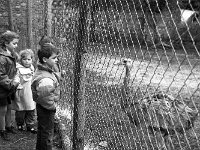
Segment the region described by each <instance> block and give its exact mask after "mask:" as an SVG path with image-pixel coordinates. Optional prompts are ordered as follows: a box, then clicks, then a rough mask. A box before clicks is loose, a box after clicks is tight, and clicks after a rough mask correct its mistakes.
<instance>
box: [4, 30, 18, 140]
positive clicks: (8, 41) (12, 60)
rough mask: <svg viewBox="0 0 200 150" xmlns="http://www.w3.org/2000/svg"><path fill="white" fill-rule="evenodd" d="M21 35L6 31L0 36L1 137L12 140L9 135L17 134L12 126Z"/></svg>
mask: <svg viewBox="0 0 200 150" xmlns="http://www.w3.org/2000/svg"><path fill="white" fill-rule="evenodd" d="M18 41H19V35H18V34H17V33H15V32H11V31H6V32H5V33H3V34H2V35H1V36H0V136H1V138H2V139H4V140H10V139H9V137H8V134H7V133H16V132H15V130H14V128H13V127H12V126H11V102H12V100H13V99H14V94H15V90H16V88H17V87H18V85H19V81H17V80H14V77H15V75H16V72H17V69H16V61H17V59H18V58H17V54H16V52H15V49H16V48H17V46H18Z"/></svg>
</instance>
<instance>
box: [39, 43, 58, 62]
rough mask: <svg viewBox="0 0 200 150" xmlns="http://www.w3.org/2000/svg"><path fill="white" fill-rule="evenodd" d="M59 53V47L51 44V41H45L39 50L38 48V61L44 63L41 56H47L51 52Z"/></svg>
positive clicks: (51, 53)
mask: <svg viewBox="0 0 200 150" xmlns="http://www.w3.org/2000/svg"><path fill="white" fill-rule="evenodd" d="M58 53H59V49H58V48H56V47H55V46H54V45H53V44H51V43H46V44H44V45H43V46H42V47H41V48H40V49H39V50H38V53H37V55H38V59H39V62H40V63H42V64H43V63H44V61H43V58H44V57H45V58H49V57H51V56H52V55H53V54H58Z"/></svg>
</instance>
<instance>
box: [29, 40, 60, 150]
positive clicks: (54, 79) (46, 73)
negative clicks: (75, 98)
mask: <svg viewBox="0 0 200 150" xmlns="http://www.w3.org/2000/svg"><path fill="white" fill-rule="evenodd" d="M58 53H59V50H58V49H57V48H56V47H55V46H53V45H52V44H46V45H44V46H42V47H41V48H40V49H39V50H38V59H39V61H38V64H37V69H36V71H35V73H34V76H33V79H32V85H31V86H32V92H33V100H34V101H35V102H36V110H37V121H38V129H37V130H38V131H37V142H36V150H52V146H53V135H54V120H55V113H56V102H57V101H58V100H59V99H60V83H59V81H60V76H58V74H56V72H55V71H54V66H55V65H56V64H57V62H58Z"/></svg>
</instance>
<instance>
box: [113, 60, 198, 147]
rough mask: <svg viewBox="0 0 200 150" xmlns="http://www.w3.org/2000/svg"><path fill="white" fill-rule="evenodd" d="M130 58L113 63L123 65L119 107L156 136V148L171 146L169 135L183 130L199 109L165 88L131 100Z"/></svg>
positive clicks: (186, 128) (137, 124)
mask: <svg viewBox="0 0 200 150" xmlns="http://www.w3.org/2000/svg"><path fill="white" fill-rule="evenodd" d="M128 63H130V61H129V60H127V59H124V60H122V62H119V63H117V64H116V65H123V66H124V67H125V77H124V80H123V85H122V87H121V92H122V99H121V103H120V105H121V108H122V110H123V111H124V113H125V114H126V115H127V117H128V119H129V121H130V122H131V123H133V124H134V125H136V127H141V126H142V125H145V127H147V128H148V130H149V131H150V133H151V135H154V136H155V137H156V139H157V143H158V148H159V149H167V150H171V149H173V145H172V144H171V142H170V135H174V134H176V133H181V134H184V133H185V131H187V130H189V129H191V128H192V127H194V121H195V120H196V118H197V115H198V111H196V110H193V109H191V108H190V107H188V106H187V105H186V104H185V103H184V102H183V101H180V100H178V99H175V98H173V97H172V96H170V95H167V94H165V93H164V92H158V93H153V94H152V95H150V94H149V95H148V96H146V97H144V98H142V99H139V100H137V101H134V100H132V99H131V97H130V94H129V89H130V88H129V87H128V83H130V68H129V66H128Z"/></svg>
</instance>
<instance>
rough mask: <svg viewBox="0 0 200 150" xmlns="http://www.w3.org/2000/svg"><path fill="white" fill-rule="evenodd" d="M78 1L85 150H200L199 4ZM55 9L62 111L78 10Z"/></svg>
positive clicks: (68, 5)
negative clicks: (82, 24) (81, 19)
mask: <svg viewBox="0 0 200 150" xmlns="http://www.w3.org/2000/svg"><path fill="white" fill-rule="evenodd" d="M84 2H85V3H86V5H87V9H86V10H85V12H86V13H87V22H86V23H87V24H86V27H87V32H86V33H87V34H86V35H85V38H84V39H83V40H85V43H86V44H85V50H86V51H87V53H86V54H84V55H83V57H84V58H85V59H83V62H84V63H85V64H86V65H85V68H82V69H83V70H86V74H85V77H84V80H81V84H83V85H84V88H85V94H84V96H83V97H84V100H85V103H86V107H85V113H86V120H85V130H84V133H85V137H84V138H85V149H119V150H121V149H127V150H128V149H129V150H131V149H170V148H171V149H199V133H198V130H199V125H198V124H199V123H198V122H199V119H198V117H197V111H198V110H199V104H198V103H199V102H198V97H199V79H198V78H199V75H200V74H199V49H200V45H199V34H200V24H199V17H198V16H199V7H200V6H199V2H198V1H192V2H191V3H189V1H170V0H167V1H159V0H137V1H129V0H110V1H106V0H94V1H84ZM75 4H76V3H75ZM54 8H55V10H54V17H53V23H54V25H53V27H54V37H56V38H57V39H58V37H59V38H62V39H65V40H66V41H65V42H63V43H61V44H60V46H61V47H62V48H63V51H62V55H63V56H64V57H63V59H62V63H63V66H64V67H66V70H67V71H68V72H69V74H68V76H67V77H66V80H65V81H66V82H64V83H63V87H64V90H63V93H65V94H63V100H64V101H62V108H63V110H65V108H69V110H73V81H74V78H73V68H74V67H73V66H74V53H75V49H76V44H77V43H76V35H78V30H77V28H78V25H77V24H78V23H80V22H78V18H79V14H78V12H79V9H80V7H77V5H73V1H71V2H70V1H54ZM56 9H57V11H56ZM64 95H66V97H65V96H64ZM64 103H66V105H64ZM69 106H70V107H69ZM68 119H69V118H68ZM68 119H67V120H68ZM64 120H65V119H64ZM69 120H70V119H69ZM69 120H68V121H67V127H68V128H70V127H72V124H70V122H69ZM63 123H64V124H66V123H65V121H64V122H63ZM71 123H72V120H71ZM71 131H72V128H71ZM66 133H67V135H68V136H69V137H70V139H71V140H72V132H71V134H70V130H69V129H67V130H66ZM67 141H68V142H69V139H68V138H67Z"/></svg>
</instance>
